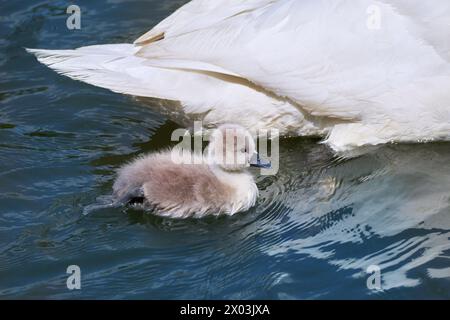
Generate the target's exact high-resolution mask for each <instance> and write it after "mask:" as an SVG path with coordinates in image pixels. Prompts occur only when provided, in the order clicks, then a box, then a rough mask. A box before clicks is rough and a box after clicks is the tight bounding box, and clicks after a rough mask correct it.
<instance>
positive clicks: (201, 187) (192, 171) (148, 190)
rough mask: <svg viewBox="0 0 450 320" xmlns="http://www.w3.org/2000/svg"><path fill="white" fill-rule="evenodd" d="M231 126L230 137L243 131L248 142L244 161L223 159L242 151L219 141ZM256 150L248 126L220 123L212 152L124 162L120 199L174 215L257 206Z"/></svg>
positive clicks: (119, 182)
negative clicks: (253, 158)
mask: <svg viewBox="0 0 450 320" xmlns="http://www.w3.org/2000/svg"><path fill="white" fill-rule="evenodd" d="M226 130H231V131H232V132H231V136H227V139H229V141H233V140H234V137H237V136H239V135H241V136H246V137H247V139H248V141H249V144H248V146H247V147H246V149H245V151H246V152H243V153H242V155H244V158H243V161H242V163H239V162H238V161H237V159H235V160H233V161H231V162H230V163H225V160H226V159H225V158H224V159H218V156H220V155H223V154H225V153H230V154H231V158H233V159H234V155H235V154H237V153H239V152H241V148H240V147H239V146H229V145H227V144H219V142H220V143H221V141H222V138H223V137H225V136H226V133H225V131H226ZM222 134H223V136H222ZM219 135H220V138H219ZM250 140H251V141H250ZM216 148H217V149H216ZM255 151H256V150H255V145H254V142H253V139H252V137H251V136H250V135H249V134H248V132H246V130H245V129H243V128H241V127H239V126H234V125H224V126H220V127H219V129H217V130H216V131H215V133H213V135H212V138H211V139H210V145H209V149H208V155H207V156H203V155H202V154H197V153H192V154H190V155H189V157H186V154H184V155H183V156H181V153H179V152H178V150H171V151H166V152H162V153H153V154H149V155H146V156H143V157H140V158H138V159H136V160H135V161H133V162H131V163H129V164H127V165H125V166H124V167H122V168H121V169H120V170H119V172H118V177H117V180H116V181H115V183H114V186H113V190H114V198H115V200H116V202H118V203H126V202H130V201H132V202H134V201H136V199H138V201H139V202H142V203H143V204H144V206H146V207H150V208H152V209H154V213H155V214H157V215H160V216H165V217H171V218H188V217H196V218H201V217H204V216H206V215H221V214H225V215H234V214H235V213H237V212H241V211H246V210H248V209H250V208H251V207H252V206H254V205H255V202H256V199H257V196H258V188H257V187H256V184H255V182H254V180H253V177H252V176H251V175H250V174H249V173H248V172H247V171H246V168H247V166H250V159H251V155H253V153H255ZM216 152H217V153H216ZM186 159H189V162H188V163H186ZM183 160H184V161H183ZM252 165H253V166H256V164H252Z"/></svg>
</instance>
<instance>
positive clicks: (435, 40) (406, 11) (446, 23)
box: [382, 0, 450, 62]
mask: <svg viewBox="0 0 450 320" xmlns="http://www.w3.org/2000/svg"><path fill="white" fill-rule="evenodd" d="M382 1H383V2H385V3H387V4H390V5H392V6H393V7H394V8H395V9H396V10H397V12H398V13H400V14H401V15H403V16H404V17H405V19H407V20H408V28H409V30H410V32H412V33H414V34H415V35H416V36H417V37H418V38H420V39H423V40H424V41H426V42H427V43H428V44H429V45H431V46H433V48H434V49H435V50H436V51H437V52H438V53H439V54H440V55H441V57H442V58H444V59H445V60H447V61H448V62H450V17H449V14H450V1H448V0H433V1H421V0H382Z"/></svg>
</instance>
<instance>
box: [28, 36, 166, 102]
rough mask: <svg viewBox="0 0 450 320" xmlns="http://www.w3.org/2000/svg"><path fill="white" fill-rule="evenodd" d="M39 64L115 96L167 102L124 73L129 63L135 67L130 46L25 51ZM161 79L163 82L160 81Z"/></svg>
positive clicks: (127, 71)
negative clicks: (118, 94) (155, 99)
mask: <svg viewBox="0 0 450 320" xmlns="http://www.w3.org/2000/svg"><path fill="white" fill-rule="evenodd" d="M26 50H27V51H28V52H30V53H32V54H34V55H35V56H36V58H37V59H38V61H39V62H41V63H43V64H45V65H47V66H48V67H49V68H51V69H53V70H55V71H56V72H58V73H59V74H61V75H64V76H67V77H70V78H72V79H74V80H78V81H82V82H86V83H89V84H91V85H94V86H97V87H101V88H105V89H109V90H111V91H114V92H118V93H125V94H130V95H136V96H144V97H155V98H167V99H171V98H173V97H167V96H166V95H165V94H164V92H161V93H158V92H156V91H154V90H152V87H149V86H148V83H145V81H143V79H141V78H139V77H138V76H135V75H133V74H132V73H130V72H129V70H127V66H129V65H130V60H136V61H131V65H133V64H132V63H135V65H136V66H139V63H140V62H141V61H139V60H141V59H139V58H137V57H135V56H134V53H135V47H134V46H133V45H130V44H117V45H98V46H89V47H82V48H79V49H75V50H43V49H26ZM162 79H164V78H162Z"/></svg>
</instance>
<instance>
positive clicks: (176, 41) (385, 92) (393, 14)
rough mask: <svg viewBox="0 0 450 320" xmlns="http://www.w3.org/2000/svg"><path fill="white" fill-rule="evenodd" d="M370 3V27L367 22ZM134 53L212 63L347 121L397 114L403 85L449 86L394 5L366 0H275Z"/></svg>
mask: <svg viewBox="0 0 450 320" xmlns="http://www.w3.org/2000/svg"><path fill="white" fill-rule="evenodd" d="M430 5H431V4H430ZM374 6H375V8H376V9H377V10H379V23H378V26H377V23H375V24H371V23H372V22H371V19H372V18H373V17H371V15H373V10H371V9H373V7H374ZM448 14H450V12H448ZM415 21H417V19H415ZM417 23H420V22H417ZM138 56H140V57H144V58H146V59H147V60H148V63H149V64H150V65H155V66H160V67H161V66H162V67H170V66H171V65H172V64H173V63H174V61H175V62H176V63H177V67H178V68H185V69H197V68H201V70H204V68H207V67H208V65H210V66H211V67H212V68H220V70H221V72H223V73H227V72H228V73H229V74H233V75H238V76H240V77H242V78H245V79H248V80H250V81H251V82H253V83H255V84H257V85H258V86H260V87H262V88H265V89H267V90H269V91H271V92H273V93H275V94H276V95H278V96H282V97H288V98H289V99H292V100H293V101H294V102H295V103H297V104H298V105H299V106H301V107H302V108H303V109H304V110H307V111H308V112H309V113H310V114H312V115H315V116H327V117H335V118H340V119H347V120H354V119H360V120H364V119H370V121H374V120H375V119H374V118H373V117H375V116H377V117H379V121H380V122H381V121H383V120H382V119H381V118H382V117H386V113H396V114H402V113H404V112H405V110H401V108H403V106H400V105H399V102H400V101H401V98H402V96H403V95H404V94H405V91H407V93H410V94H412V95H414V94H415V92H416V91H423V89H422V88H423V86H425V87H426V86H433V88H435V89H436V90H441V91H442V90H445V89H446V88H447V89H448V87H449V84H450V79H449V75H450V66H449V64H448V62H447V61H446V60H444V59H442V57H441V56H440V55H439V54H438V53H437V51H436V49H435V48H434V47H433V46H430V45H428V44H427V43H426V42H425V41H424V40H423V39H422V38H420V37H418V36H417V34H415V33H412V32H411V31H410V29H409V28H408V22H407V21H406V19H405V17H404V16H402V15H401V14H400V13H399V12H398V10H397V9H396V8H395V7H394V6H392V5H391V4H386V3H383V2H380V1H370V0H361V1H357V2H355V1H350V0H340V1H338V0H335V1H330V0H314V1H312V0H311V1H295V0H280V1H277V2H274V3H272V4H269V5H266V6H264V7H261V8H258V9H255V10H253V11H250V12H243V13H241V14H240V15H237V16H233V17H230V18H228V19H226V20H223V21H221V22H217V23H215V24H214V25H211V26H209V27H206V28H201V29H197V30H195V31H192V32H189V33H185V34H180V35H179V36H174V37H170V38H167V39H164V40H161V41H158V42H154V43H151V44H149V45H144V46H142V48H141V50H140V51H139V52H138ZM434 79H439V83H435V81H434ZM415 82H417V83H416V84H415ZM447 91H448V90H447ZM430 98H431V99H433V98H432V97H430ZM440 98H442V97H440ZM411 100H412V102H413V103H416V104H417V105H413V106H409V108H412V110H418V108H419V107H421V105H419V102H414V99H411ZM420 104H422V101H421V102H420ZM422 107H423V106H422ZM408 112H410V111H408ZM375 121H376V120H375Z"/></svg>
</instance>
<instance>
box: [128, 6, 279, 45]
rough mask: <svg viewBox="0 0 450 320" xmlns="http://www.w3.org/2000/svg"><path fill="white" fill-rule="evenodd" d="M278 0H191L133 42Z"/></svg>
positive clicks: (192, 27) (210, 22)
mask: <svg viewBox="0 0 450 320" xmlns="http://www.w3.org/2000/svg"><path fill="white" fill-rule="evenodd" d="M276 1H279V0H246V1H240V0H214V1H211V0H193V1H190V2H188V3H187V4H185V5H184V6H182V7H181V8H179V9H178V10H177V11H175V12H174V13H173V14H172V15H170V16H169V17H167V18H166V19H164V20H163V21H161V22H160V23H159V24H158V25H156V26H155V27H154V28H153V29H152V30H150V31H149V32H147V33H145V34H144V35H142V36H141V37H139V38H138V39H137V40H136V41H135V44H146V43H147V44H148V43H151V42H154V41H158V40H161V39H163V38H170V37H174V36H179V35H181V34H186V33H189V32H192V31H196V30H200V29H204V28H207V27H211V26H213V25H214V24H216V23H218V22H222V21H223V20H225V19H227V18H230V17H233V16H236V15H239V14H242V13H247V12H250V11H253V10H255V9H258V8H261V7H264V6H266V5H268V4H270V3H273V2H276Z"/></svg>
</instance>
